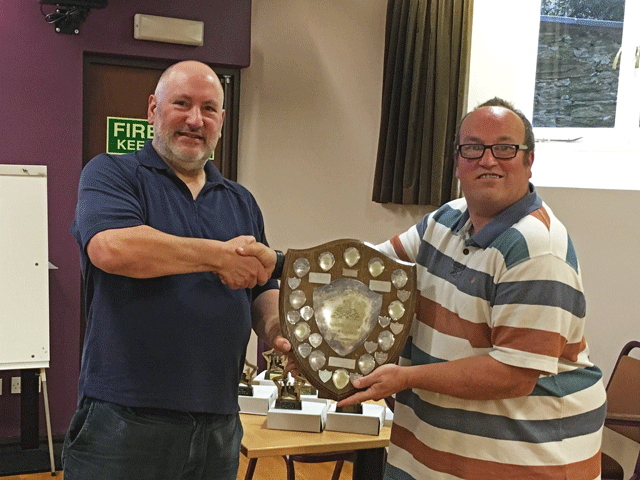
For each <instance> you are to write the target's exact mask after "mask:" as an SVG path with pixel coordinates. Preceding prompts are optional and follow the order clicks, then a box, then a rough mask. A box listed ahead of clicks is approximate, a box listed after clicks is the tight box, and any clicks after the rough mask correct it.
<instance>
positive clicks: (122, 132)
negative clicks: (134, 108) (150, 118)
mask: <svg viewBox="0 0 640 480" xmlns="http://www.w3.org/2000/svg"><path fill="white" fill-rule="evenodd" d="M152 138H153V125H150V124H149V123H148V122H147V121H146V120H145V119H141V118H122V117H107V153H111V154H121V153H129V152H135V151H136V150H140V149H141V148H142V147H144V144H145V143H146V141H147V140H151V139H152Z"/></svg>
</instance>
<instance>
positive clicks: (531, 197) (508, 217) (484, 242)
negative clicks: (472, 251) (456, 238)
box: [453, 182, 542, 248]
mask: <svg viewBox="0 0 640 480" xmlns="http://www.w3.org/2000/svg"><path fill="white" fill-rule="evenodd" d="M541 206H542V199H541V198H540V197H539V196H538V194H537V192H536V188H535V187H534V186H533V184H532V183H531V182H529V193H528V194H526V195H525V196H524V197H522V198H521V199H520V200H518V201H517V202H516V203H514V204H513V205H511V206H510V207H508V208H506V209H505V210H503V211H502V212H500V213H499V214H498V215H497V216H496V217H495V218H493V219H492V220H491V221H490V222H489V223H487V224H486V225H485V226H484V227H483V228H482V230H480V231H479V232H476V233H474V234H473V235H470V236H469V235H468V231H469V229H470V227H471V223H470V222H469V209H468V208H467V209H466V210H465V211H464V212H463V213H462V216H461V217H460V219H459V220H458V222H457V223H456V225H455V226H454V227H453V232H454V233H456V234H463V235H465V237H466V238H465V241H464V242H465V245H474V246H478V247H480V248H487V247H488V246H489V245H491V243H492V242H493V241H494V240H495V239H496V238H498V237H499V236H500V235H502V234H503V233H504V232H505V231H506V230H507V229H509V228H511V227H512V226H513V225H514V224H515V223H516V222H518V221H519V220H520V219H522V218H524V217H526V216H527V215H529V214H530V213H531V212H534V211H536V210H538V209H539V208H540V207H541Z"/></svg>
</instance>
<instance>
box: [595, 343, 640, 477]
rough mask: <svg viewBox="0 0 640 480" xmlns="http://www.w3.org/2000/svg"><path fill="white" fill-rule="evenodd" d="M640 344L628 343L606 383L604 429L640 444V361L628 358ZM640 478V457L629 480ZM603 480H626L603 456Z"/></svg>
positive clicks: (616, 465) (612, 462)
mask: <svg viewBox="0 0 640 480" xmlns="http://www.w3.org/2000/svg"><path fill="white" fill-rule="evenodd" d="M635 348H639V349H640V342H636V341H632V342H629V343H627V344H626V345H625V346H624V347H623V348H622V351H621V352H620V355H619V356H618V361H617V362H616V365H615V367H614V368H613V372H612V373H611V378H610V379H609V383H608V384H607V416H606V419H605V422H604V424H605V426H606V427H608V428H610V429H611V430H613V431H615V432H617V433H619V434H620V435H623V436H625V437H627V438H628V439H630V440H633V441H634V442H637V443H639V444H640V360H638V359H637V358H634V357H631V356H629V353H630V352H631V351H632V350H634V349H635ZM639 479H640V455H638V459H637V460H636V466H635V468H634V470H633V475H632V476H631V477H630V478H629V480H639ZM602 480H624V472H623V469H622V466H621V465H620V464H619V463H618V462H617V461H616V460H615V459H613V458H612V457H610V456H609V455H606V454H605V453H604V452H603V453H602Z"/></svg>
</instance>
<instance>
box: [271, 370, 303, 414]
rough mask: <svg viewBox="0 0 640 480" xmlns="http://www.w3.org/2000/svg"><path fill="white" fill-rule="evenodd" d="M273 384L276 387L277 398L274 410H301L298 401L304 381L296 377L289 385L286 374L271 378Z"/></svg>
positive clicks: (288, 378) (289, 380) (300, 403)
mask: <svg viewBox="0 0 640 480" xmlns="http://www.w3.org/2000/svg"><path fill="white" fill-rule="evenodd" d="M272 380H273V383H275V384H276V386H277V387H278V398H276V408H282V409H285V410H302V401H301V400H300V390H301V388H302V386H303V385H304V384H305V379H304V378H300V377H296V378H295V379H294V380H293V384H292V383H291V377H290V376H289V374H288V373H283V374H282V375H278V376H277V377H273V378H272Z"/></svg>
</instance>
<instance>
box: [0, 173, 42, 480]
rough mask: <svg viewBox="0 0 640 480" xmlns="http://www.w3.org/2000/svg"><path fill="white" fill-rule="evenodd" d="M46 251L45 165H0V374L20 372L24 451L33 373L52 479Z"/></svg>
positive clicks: (33, 417) (34, 415) (34, 435)
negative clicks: (40, 401)
mask: <svg viewBox="0 0 640 480" xmlns="http://www.w3.org/2000/svg"><path fill="white" fill-rule="evenodd" d="M48 250H49V247H48V228H47V167H45V166H42V165H0V370H21V372H22V373H21V377H22V379H23V382H22V383H23V385H22V397H21V416H22V417H23V420H22V421H21V428H22V429H24V428H25V424H26V425H27V429H28V430H29V432H28V434H25V432H24V430H23V431H22V434H21V436H22V446H23V448H37V446H38V386H37V382H34V381H32V379H33V378H35V377H33V376H31V375H30V373H33V372H38V374H39V377H40V379H41V380H42V386H43V393H44V400H45V414H46V421H47V439H48V442H49V461H50V463H51V473H52V475H55V465H54V460H53V444H52V443H53V442H52V438H51V420H50V415H49V401H48V394H47V381H46V378H47V377H46V373H45V369H46V368H48V367H49V359H50V357H49V251H48ZM26 379H29V380H28V381H25V380H26ZM25 418H26V419H27V420H26V421H25V420H24V419H25ZM25 445H27V446H25Z"/></svg>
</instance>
